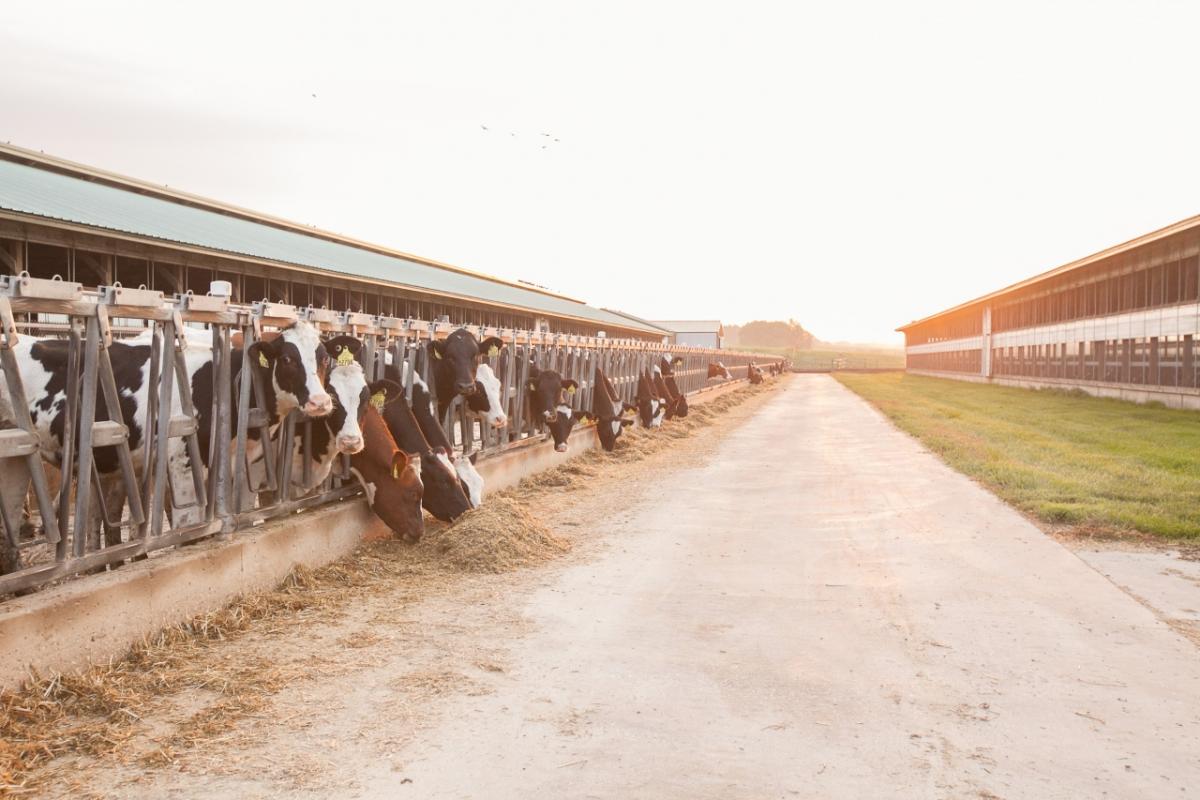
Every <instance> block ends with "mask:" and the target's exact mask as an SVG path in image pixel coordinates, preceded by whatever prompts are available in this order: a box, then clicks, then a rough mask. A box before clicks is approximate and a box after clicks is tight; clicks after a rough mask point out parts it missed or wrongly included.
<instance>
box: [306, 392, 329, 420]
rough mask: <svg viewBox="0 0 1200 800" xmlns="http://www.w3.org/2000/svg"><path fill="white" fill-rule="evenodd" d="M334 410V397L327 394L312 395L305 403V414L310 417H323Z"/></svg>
mask: <svg viewBox="0 0 1200 800" xmlns="http://www.w3.org/2000/svg"><path fill="white" fill-rule="evenodd" d="M330 411H333V398H332V397H330V396H329V395H327V394H314V395H310V396H309V398H308V402H307V403H305V404H304V414H305V416H309V417H323V416H325V415H326V414H328V413H329V412H330Z"/></svg>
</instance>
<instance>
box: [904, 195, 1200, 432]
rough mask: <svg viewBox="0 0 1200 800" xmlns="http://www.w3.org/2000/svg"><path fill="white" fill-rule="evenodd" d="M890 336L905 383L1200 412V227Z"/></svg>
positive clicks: (1127, 246)
mask: <svg viewBox="0 0 1200 800" xmlns="http://www.w3.org/2000/svg"><path fill="white" fill-rule="evenodd" d="M897 330H898V331H900V332H902V333H903V334H904V338H905V352H906V367H907V370H908V371H909V372H912V373H917V374H926V375H936V376H940V377H948V378H957V379H960V380H970V381H983V382H991V383H1000V384H1006V385H1013V386H1024V387H1033V388H1048V387H1053V388H1063V389H1080V390H1083V391H1085V392H1088V393H1089V394H1093V395H1097V396H1102V397H1116V398H1121V399H1125V400H1132V401H1135V402H1151V401H1157V402H1161V403H1163V404H1165V405H1167V406H1169V407H1172V408H1196V409H1200V364H1198V363H1197V353H1196V338H1197V336H1198V335H1200V216H1196V217H1191V218H1189V219H1185V220H1183V221H1181V222H1177V223H1175V224H1174V225H1169V226H1167V227H1165V228H1162V229H1160V230H1156V231H1153V232H1151V233H1147V234H1145V235H1144V236H1139V237H1138V238H1136V239H1133V240H1131V241H1128V242H1124V243H1123V244H1118V245H1115V246H1113V247H1110V248H1108V249H1106V250H1103V251H1101V252H1099V253H1095V254H1093V255H1090V256H1087V257H1085V258H1080V259H1078V260H1076V261H1072V262H1070V263H1068V264H1064V265H1062V266H1060V267H1056V268H1054V269H1051V270H1049V271H1047V272H1044V273H1042V274H1040V275H1035V276H1034V277H1032V278H1028V279H1027V280H1024V281H1021V282H1019V283H1016V284H1013V285H1012V286H1008V287H1005V288H1003V289H999V290H997V291H994V292H992V293H990V294H986V295H984V296H982V297H978V298H975V299H973V300H968V301H967V302H965V303H961V304H959V305H957V306H954V307H953V308H948V309H946V310H944V311H939V312H938V313H936V314H932V315H930V316H927V317H924V318H922V319H919V320H916V321H914V322H910V323H908V324H907V325H903V326H901V327H900V328H898V329H897Z"/></svg>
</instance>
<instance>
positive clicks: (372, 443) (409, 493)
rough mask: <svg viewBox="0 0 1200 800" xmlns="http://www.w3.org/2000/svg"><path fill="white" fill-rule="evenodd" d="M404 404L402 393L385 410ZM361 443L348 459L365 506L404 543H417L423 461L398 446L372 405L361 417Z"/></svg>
mask: <svg viewBox="0 0 1200 800" xmlns="http://www.w3.org/2000/svg"><path fill="white" fill-rule="evenodd" d="M403 401H404V395H403V393H401V394H399V395H398V397H397V399H396V400H395V401H393V402H391V403H389V404H387V405H385V406H384V408H385V409H387V408H395V407H397V406H401V405H402V403H403ZM363 443H364V446H363V448H362V449H361V450H359V451H358V452H357V453H355V454H354V455H352V456H350V473H351V474H352V475H354V477H355V478H356V479H357V480H358V481H359V483H361V484H362V487H363V491H364V492H366V495H367V504H368V505H369V506H370V507H371V510H372V511H373V512H375V515H376V516H377V517H379V518H380V519H381V520H383V522H384V524H385V525H387V526H388V527H389V528H391V529H392V530H393V531H395V532H396V533H398V534H399V535H400V536H402V537H403V538H404V540H405V541H408V542H416V541H418V540H420V538H421V535H422V534H423V533H424V532H425V518H424V516H422V514H421V506H422V505H423V503H424V497H425V487H424V484H423V481H422V459H421V458H419V457H415V456H410V455H409V454H408V453H406V452H405V451H404V450H403V449H401V448H400V447H398V446H397V444H396V440H395V439H393V438H392V434H391V432H390V431H389V430H388V426H387V424H386V423H385V422H384V421H383V417H381V416H380V415H379V410H378V409H377V408H376V406H375V404H373V403H368V404H367V410H366V414H365V416H364V417H363Z"/></svg>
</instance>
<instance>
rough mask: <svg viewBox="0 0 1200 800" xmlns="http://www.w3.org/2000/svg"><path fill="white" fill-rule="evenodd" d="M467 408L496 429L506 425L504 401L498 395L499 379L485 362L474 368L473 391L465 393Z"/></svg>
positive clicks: (506, 417)
mask: <svg viewBox="0 0 1200 800" xmlns="http://www.w3.org/2000/svg"><path fill="white" fill-rule="evenodd" d="M467 408H468V409H470V410H471V412H472V413H473V414H475V415H476V416H478V417H479V418H480V419H482V420H483V423H484V424H485V425H490V426H491V427H493V428H496V429H497V430H498V429H500V428H503V427H504V426H506V425H508V415H507V414H505V413H504V401H503V400H502V399H501V397H500V379H499V378H497V377H496V373H494V372H492V368H491V367H489V366H488V365H487V364H480V365H479V366H478V367H476V368H475V392H474V393H473V394H470V395H467Z"/></svg>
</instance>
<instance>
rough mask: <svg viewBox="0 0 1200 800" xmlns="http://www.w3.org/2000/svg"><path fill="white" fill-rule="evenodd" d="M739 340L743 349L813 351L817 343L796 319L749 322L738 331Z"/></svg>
mask: <svg viewBox="0 0 1200 800" xmlns="http://www.w3.org/2000/svg"><path fill="white" fill-rule="evenodd" d="M727 330H728V329H727ZM737 338H738V344H739V345H741V346H743V347H793V348H795V349H797V350H811V349H812V348H813V344H814V343H815V342H816V337H814V336H813V335H812V334H811V333H809V332H808V331H806V330H804V327H803V326H802V325H801V324H800V323H799V322H796V320H794V319H789V320H788V321H787V322H779V321H772V322H768V321H764V320H754V321H753V322H747V323H746V324H745V325H742V326H741V327H740V328H739V329H738V332H737Z"/></svg>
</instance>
